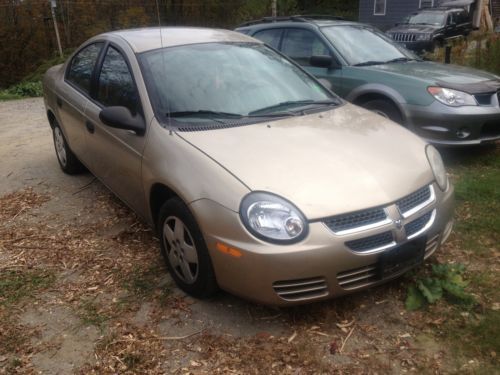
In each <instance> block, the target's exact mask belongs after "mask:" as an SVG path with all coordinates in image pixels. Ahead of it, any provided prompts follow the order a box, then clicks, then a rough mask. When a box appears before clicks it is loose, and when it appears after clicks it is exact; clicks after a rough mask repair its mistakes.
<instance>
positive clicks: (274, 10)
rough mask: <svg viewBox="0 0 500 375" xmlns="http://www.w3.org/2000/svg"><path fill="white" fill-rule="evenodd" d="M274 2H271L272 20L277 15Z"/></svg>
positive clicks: (274, 0) (275, 0)
mask: <svg viewBox="0 0 500 375" xmlns="http://www.w3.org/2000/svg"><path fill="white" fill-rule="evenodd" d="M276 2H277V0H271V13H272V16H273V17H274V18H276V16H277V15H278V11H277V6H276Z"/></svg>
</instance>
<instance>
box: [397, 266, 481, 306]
mask: <svg viewBox="0 0 500 375" xmlns="http://www.w3.org/2000/svg"><path fill="white" fill-rule="evenodd" d="M464 272H465V267H464V266H463V265H462V264H433V265H432V273H431V275H430V276H427V277H423V278H418V279H416V280H415V283H414V284H412V285H410V286H409V287H408V295H407V297H406V302H405V306H406V309H407V310H410V311H413V310H418V309H420V308H422V307H424V306H425V305H427V304H432V303H435V302H436V301H438V300H440V299H441V298H443V297H446V299H447V300H449V301H450V302H454V303H460V304H464V305H466V306H472V305H474V303H475V300H474V297H473V296H472V295H470V294H468V293H467V292H466V291H465V287H466V286H467V284H468V283H467V281H465V280H464V279H463V277H462V275H463V273H464Z"/></svg>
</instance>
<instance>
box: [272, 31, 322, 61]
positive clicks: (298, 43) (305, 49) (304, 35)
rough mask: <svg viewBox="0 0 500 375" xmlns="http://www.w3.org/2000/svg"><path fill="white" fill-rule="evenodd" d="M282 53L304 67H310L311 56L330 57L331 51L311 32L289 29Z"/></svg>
mask: <svg viewBox="0 0 500 375" xmlns="http://www.w3.org/2000/svg"><path fill="white" fill-rule="evenodd" d="M281 52H283V53H284V54H285V55H287V56H289V57H291V58H292V59H294V60H295V61H296V62H297V63H298V64H300V65H302V66H309V65H310V62H309V59H310V58H311V56H318V55H328V56H331V53H330V51H329V50H328V48H327V46H326V45H325V44H324V43H323V41H322V40H321V39H320V38H319V37H318V36H317V35H316V34H314V33H313V32H311V31H309V30H300V29H289V30H287V32H286V35H285V37H284V38H283V43H282V46H281Z"/></svg>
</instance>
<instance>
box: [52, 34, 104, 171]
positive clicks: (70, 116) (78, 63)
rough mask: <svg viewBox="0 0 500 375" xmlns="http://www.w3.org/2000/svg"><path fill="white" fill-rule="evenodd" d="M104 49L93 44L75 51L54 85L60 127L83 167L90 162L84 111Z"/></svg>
mask: <svg viewBox="0 0 500 375" xmlns="http://www.w3.org/2000/svg"><path fill="white" fill-rule="evenodd" d="M103 46H104V43H103V42H97V43H92V44H89V45H87V46H85V47H83V48H82V49H81V50H80V51H79V52H77V53H76V54H75V55H74V57H73V58H72V59H71V61H70V62H69V64H68V67H67V70H66V74H65V77H64V82H63V83H62V84H61V85H57V86H56V96H57V97H56V102H57V112H58V115H59V120H60V122H61V124H59V125H60V126H61V128H62V131H63V133H64V135H65V137H66V140H67V142H68V145H69V147H70V148H71V150H72V151H73V152H74V153H75V154H76V156H77V157H78V159H79V160H80V161H81V162H83V163H84V164H85V165H89V163H90V159H89V155H88V150H87V147H86V139H85V138H86V134H85V132H86V131H85V115H84V112H85V108H86V106H87V104H88V102H89V97H90V87H91V82H92V77H93V75H94V70H95V66H96V61H97V59H98V57H99V54H100V52H101V50H102V48H103Z"/></svg>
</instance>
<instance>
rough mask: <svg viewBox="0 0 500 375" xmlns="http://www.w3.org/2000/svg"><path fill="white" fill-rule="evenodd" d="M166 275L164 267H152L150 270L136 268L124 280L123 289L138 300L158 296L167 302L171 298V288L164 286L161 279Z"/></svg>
mask: <svg viewBox="0 0 500 375" xmlns="http://www.w3.org/2000/svg"><path fill="white" fill-rule="evenodd" d="M164 275H165V271H164V269H163V267H158V266H156V265H155V266H152V267H150V268H148V269H141V268H136V269H134V270H133V271H132V272H131V273H130V274H129V275H128V276H127V277H126V279H125V280H124V282H123V287H124V288H125V289H126V290H127V291H128V292H129V293H130V294H131V295H132V296H135V297H138V298H141V299H143V298H151V297H153V296H155V295H158V296H159V297H160V299H161V300H162V301H163V300H166V299H167V298H168V297H169V296H170V292H171V291H170V288H169V287H168V285H163V283H162V282H161V278H162V277H163V276H164Z"/></svg>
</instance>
